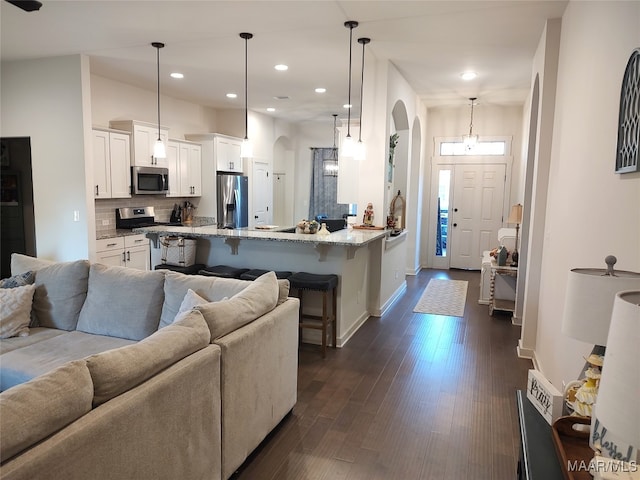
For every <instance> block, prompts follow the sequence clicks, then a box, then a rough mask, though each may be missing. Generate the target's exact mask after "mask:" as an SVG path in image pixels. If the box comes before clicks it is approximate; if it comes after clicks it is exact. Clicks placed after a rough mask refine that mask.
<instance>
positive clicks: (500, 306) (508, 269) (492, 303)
mask: <svg viewBox="0 0 640 480" xmlns="http://www.w3.org/2000/svg"><path fill="white" fill-rule="evenodd" d="M498 275H504V276H507V277H513V278H514V279H515V280H516V282H517V278H518V267H512V266H510V265H503V266H500V265H498V264H497V263H496V261H495V259H491V283H490V285H489V315H493V311H494V310H503V311H505V312H511V313H513V312H515V311H516V282H514V283H513V285H512V286H511V285H509V284H508V283H506V282H505V287H506V288H507V289H508V290H509V292H508V294H507V295H504V294H503V295H504V296H503V295H497V292H496V277H497V276H498ZM505 297H507V298H505Z"/></svg>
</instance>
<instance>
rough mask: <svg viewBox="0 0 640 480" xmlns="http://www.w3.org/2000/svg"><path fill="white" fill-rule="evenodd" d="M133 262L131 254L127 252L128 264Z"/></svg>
mask: <svg viewBox="0 0 640 480" xmlns="http://www.w3.org/2000/svg"><path fill="white" fill-rule="evenodd" d="M130 261H131V252H127V262H130Z"/></svg>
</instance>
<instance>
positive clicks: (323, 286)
mask: <svg viewBox="0 0 640 480" xmlns="http://www.w3.org/2000/svg"><path fill="white" fill-rule="evenodd" d="M289 283H290V285H291V288H295V289H297V290H298V298H299V299H300V311H299V314H298V315H299V327H300V339H302V329H303V328H311V329H314V330H322V358H325V356H326V353H327V333H328V332H327V330H328V327H329V323H331V339H332V342H333V348H336V346H337V343H338V332H337V323H338V322H337V319H338V317H337V310H338V309H337V290H336V287H337V286H338V276H337V275H318V274H314V273H307V272H297V273H294V274H293V275H291V276H290V277H289ZM305 290H310V291H315V292H322V316H320V315H311V314H308V313H304V306H303V305H304V304H303V296H304V295H303V292H304V291H305ZM329 292H331V294H332V299H331V300H332V302H331V311H329V309H328V305H327V300H328V299H327V297H328V295H329ZM305 320H312V322H305ZM318 320H320V323H318V322H317V321H318Z"/></svg>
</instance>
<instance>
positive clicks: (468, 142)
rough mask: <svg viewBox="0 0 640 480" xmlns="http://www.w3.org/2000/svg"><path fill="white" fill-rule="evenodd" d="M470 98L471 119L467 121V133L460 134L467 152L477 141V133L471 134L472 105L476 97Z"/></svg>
mask: <svg viewBox="0 0 640 480" xmlns="http://www.w3.org/2000/svg"><path fill="white" fill-rule="evenodd" d="M469 100H471V121H470V122H469V135H463V136H462V142H463V143H464V148H465V150H466V151H467V152H470V151H472V150H473V149H474V148H475V147H476V143H478V135H474V134H473V106H474V105H475V103H476V100H477V97H471V98H469Z"/></svg>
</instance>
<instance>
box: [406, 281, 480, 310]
mask: <svg viewBox="0 0 640 480" xmlns="http://www.w3.org/2000/svg"><path fill="white" fill-rule="evenodd" d="M467 286H468V282H467V281H466V280H444V279H438V278H432V279H431V280H429V284H428V285H427V288H425V289H424V292H423V293H422V296H421V297H420V300H418V303H417V304H416V306H415V307H414V308H413V311H414V312H418V313H430V314H432V315H447V316H450V317H462V316H464V306H465V303H466V300H467Z"/></svg>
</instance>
